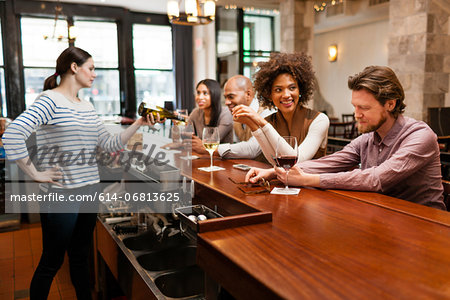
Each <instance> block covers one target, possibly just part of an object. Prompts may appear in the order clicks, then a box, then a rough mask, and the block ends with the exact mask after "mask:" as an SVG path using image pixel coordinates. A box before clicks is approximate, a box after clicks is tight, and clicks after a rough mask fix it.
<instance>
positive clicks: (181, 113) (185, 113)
mask: <svg viewBox="0 0 450 300" xmlns="http://www.w3.org/2000/svg"><path fill="white" fill-rule="evenodd" d="M176 112H177V113H178V115H179V116H181V117H182V118H183V119H185V120H187V118H188V117H189V113H188V110H187V109H185V108H182V109H180V108H179V109H177V110H176Z"/></svg>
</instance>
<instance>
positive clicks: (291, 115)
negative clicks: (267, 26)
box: [232, 53, 330, 165]
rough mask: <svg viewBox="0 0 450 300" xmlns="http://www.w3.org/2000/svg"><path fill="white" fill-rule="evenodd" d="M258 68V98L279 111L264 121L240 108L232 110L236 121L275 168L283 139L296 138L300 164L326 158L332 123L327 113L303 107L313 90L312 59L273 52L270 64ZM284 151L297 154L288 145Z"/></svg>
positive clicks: (262, 103) (248, 110) (263, 63)
mask: <svg viewBox="0 0 450 300" xmlns="http://www.w3.org/2000/svg"><path fill="white" fill-rule="evenodd" d="M258 66H259V67H260V69H259V71H258V72H257V73H256V74H255V82H254V86H255V90H256V92H257V98H258V100H259V102H260V104H261V105H262V106H266V107H269V108H273V107H276V108H277V112H276V113H274V114H272V115H270V116H268V117H267V118H265V119H264V118H262V117H261V116H259V115H258V114H257V113H256V112H255V111H253V110H252V109H251V108H249V107H248V106H243V105H240V106H237V107H235V108H234V109H233V112H232V113H233V118H234V120H235V121H237V122H240V123H244V124H246V125H247V126H249V127H250V129H251V130H252V134H253V136H255V137H256V139H257V141H258V143H259V145H260V147H261V149H262V151H263V153H264V156H265V157H266V159H267V160H268V161H269V162H270V163H272V165H274V164H275V162H274V160H273V157H274V156H275V149H276V143H277V140H278V137H280V136H295V137H296V138H297V141H298V145H299V146H298V152H299V153H298V161H305V160H310V159H312V158H319V157H321V156H324V155H325V151H326V145H327V133H328V127H329V124H330V121H329V120H328V117H327V116H326V115H325V114H323V113H320V112H317V111H314V110H311V109H309V108H307V107H305V106H304V105H305V104H306V103H307V102H308V101H309V100H310V99H311V97H312V95H313V91H314V71H313V69H312V64H311V60H310V58H309V57H308V56H307V55H305V54H303V53H273V54H272V55H271V56H270V60H269V61H267V62H261V63H259V64H258ZM283 148H284V150H283V152H290V151H294V150H293V149H292V147H290V146H289V145H288V144H287V143H286V144H285V145H284V146H283Z"/></svg>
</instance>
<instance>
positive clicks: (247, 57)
mask: <svg viewBox="0 0 450 300" xmlns="http://www.w3.org/2000/svg"><path fill="white" fill-rule="evenodd" d="M273 23H274V20H273V17H272V16H260V15H247V14H245V15H244V32H243V40H244V41H243V48H244V75H245V76H247V77H249V78H252V76H253V74H254V73H255V72H256V65H257V63H258V62H260V61H267V60H269V57H270V53H271V52H272V51H274V50H275V49H274V29H273V27H274V24H273ZM267 33H270V34H267Z"/></svg>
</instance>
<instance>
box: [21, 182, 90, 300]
mask: <svg viewBox="0 0 450 300" xmlns="http://www.w3.org/2000/svg"><path fill="white" fill-rule="evenodd" d="M95 188H98V187H93V186H89V187H88V188H87V189H88V190H90V189H95ZM86 192H87V190H86V187H85V190H84V193H86ZM40 216H41V226H42V248H43V249H42V256H41V259H40V261H39V264H38V266H37V268H36V270H35V272H34V275H33V279H32V280H31V286H30V299H32V300H35V299H36V300H41V299H47V297H48V293H49V291H50V287H51V285H52V282H53V278H54V277H55V275H56V273H57V272H58V270H59V268H60V267H61V265H62V263H63V262H64V255H65V252H66V251H67V254H68V256H69V267H70V278H71V280H72V284H73V285H74V287H75V291H76V294H77V298H78V299H83V300H84V299H91V292H90V282H89V265H88V258H89V251H90V249H91V244H92V234H93V231H94V227H95V223H96V219H97V214H96V213H41V214H40Z"/></svg>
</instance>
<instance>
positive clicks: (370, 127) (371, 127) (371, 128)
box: [358, 115, 387, 133]
mask: <svg viewBox="0 0 450 300" xmlns="http://www.w3.org/2000/svg"><path fill="white" fill-rule="evenodd" d="M386 120H387V117H386V116H385V115H381V119H380V121H379V122H378V123H377V124H375V125H368V126H366V127H364V128H363V126H360V124H359V122H358V131H359V132H360V133H368V132H372V131H376V130H378V128H380V127H381V126H382V125H383V124H384V123H385V122H386Z"/></svg>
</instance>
